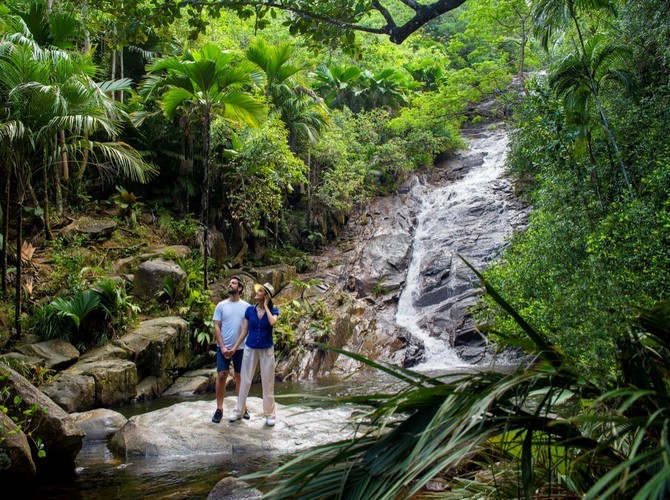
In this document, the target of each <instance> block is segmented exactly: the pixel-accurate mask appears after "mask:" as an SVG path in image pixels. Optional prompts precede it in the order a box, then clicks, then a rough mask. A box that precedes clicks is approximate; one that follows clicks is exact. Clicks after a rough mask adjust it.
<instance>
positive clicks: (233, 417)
mask: <svg viewBox="0 0 670 500" xmlns="http://www.w3.org/2000/svg"><path fill="white" fill-rule="evenodd" d="M239 419H240V414H239V413H237V410H233V413H231V414H230V417H228V420H229V421H230V422H235V420H239Z"/></svg>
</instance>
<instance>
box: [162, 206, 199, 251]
mask: <svg viewBox="0 0 670 500" xmlns="http://www.w3.org/2000/svg"><path fill="white" fill-rule="evenodd" d="M158 227H159V228H160V229H161V230H162V231H164V232H165V235H166V237H167V241H168V243H170V244H172V245H176V244H181V245H188V246H195V245H196V244H197V241H196V236H197V234H198V231H200V230H201V226H200V223H199V222H198V219H197V218H196V217H194V216H193V214H185V215H184V216H182V217H175V216H174V215H173V214H171V213H169V212H167V211H162V212H161V213H160V214H159V215H158Z"/></svg>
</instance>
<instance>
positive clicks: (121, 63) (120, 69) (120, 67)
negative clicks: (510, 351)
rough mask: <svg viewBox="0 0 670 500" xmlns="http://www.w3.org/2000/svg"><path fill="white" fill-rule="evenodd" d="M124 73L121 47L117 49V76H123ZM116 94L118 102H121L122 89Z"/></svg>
mask: <svg viewBox="0 0 670 500" xmlns="http://www.w3.org/2000/svg"><path fill="white" fill-rule="evenodd" d="M124 73H125V70H124V65H123V47H121V48H120V49H119V78H123V76H124ZM118 96H119V98H118V99H117V100H118V101H119V102H123V90H119V91H118Z"/></svg>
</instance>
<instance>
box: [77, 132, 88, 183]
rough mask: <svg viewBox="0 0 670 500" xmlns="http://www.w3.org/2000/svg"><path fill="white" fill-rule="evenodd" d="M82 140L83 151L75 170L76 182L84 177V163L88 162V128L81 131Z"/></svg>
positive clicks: (79, 181)
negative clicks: (77, 168)
mask: <svg viewBox="0 0 670 500" xmlns="http://www.w3.org/2000/svg"><path fill="white" fill-rule="evenodd" d="M83 142H84V151H83V153H82V155H81V161H80V162H79V170H78V172H77V184H81V181H82V180H83V178H84V172H85V171H86V165H87V164H88V154H89V148H88V146H89V141H88V130H84V132H83Z"/></svg>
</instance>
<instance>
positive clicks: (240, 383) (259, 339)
mask: <svg viewBox="0 0 670 500" xmlns="http://www.w3.org/2000/svg"><path fill="white" fill-rule="evenodd" d="M243 291H244V282H243V281H242V279H241V278H239V277H238V276H233V277H232V278H230V281H229V282H228V298H227V299H225V300H222V301H221V302H219V303H218V304H217V305H216V308H215V309H214V318H213V320H214V336H215V337H216V372H217V374H216V412H214V416H213V417H212V422H214V423H217V424H218V423H219V422H221V418H222V416H223V398H224V396H225V394H226V380H227V379H228V374H229V372H230V364H231V362H232V364H233V369H234V375H233V377H234V379H235V387H236V389H237V405H236V406H235V409H234V410H233V412H232V413H231V414H230V418H229V419H228V420H230V421H231V422H235V421H236V420H239V419H240V418H245V419H248V418H250V416H249V412H248V411H247V408H246V405H247V396H248V395H249V389H250V388H251V383H252V381H253V378H254V373H255V371H256V366H257V365H258V364H259V363H260V366H261V383H262V386H263V414H264V415H265V418H266V421H265V422H266V424H267V425H269V426H270V427H272V426H274V425H275V399H274V386H275V374H274V371H275V353H274V347H273V342H272V329H273V327H274V325H275V323H276V322H277V317H278V316H279V310H278V309H277V308H276V307H274V305H273V303H272V296H273V295H274V288H273V287H272V285H270V284H269V283H265V284H264V285H261V284H258V283H257V284H255V285H254V291H255V292H256V295H255V300H256V305H254V306H252V305H249V303H247V302H246V301H244V300H242V299H241V298H240V295H241V294H242V292H243ZM245 339H246V346H245V345H244V344H243V343H244V341H245Z"/></svg>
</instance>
